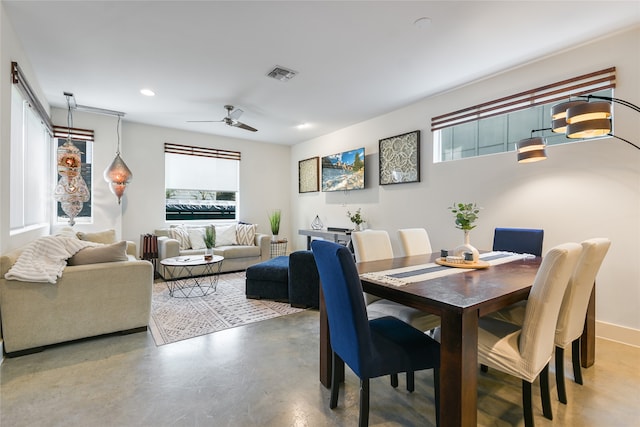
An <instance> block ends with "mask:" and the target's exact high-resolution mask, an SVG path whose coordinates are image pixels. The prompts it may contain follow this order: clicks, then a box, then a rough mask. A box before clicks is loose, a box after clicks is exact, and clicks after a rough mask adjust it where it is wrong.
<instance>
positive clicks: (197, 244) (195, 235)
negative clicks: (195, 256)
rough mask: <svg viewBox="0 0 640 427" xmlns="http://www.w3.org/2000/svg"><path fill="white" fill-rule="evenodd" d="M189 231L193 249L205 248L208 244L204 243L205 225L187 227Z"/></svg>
mask: <svg viewBox="0 0 640 427" xmlns="http://www.w3.org/2000/svg"><path fill="white" fill-rule="evenodd" d="M187 232H188V233H189V241H190V242H191V249H204V248H206V247H207V245H205V244H204V227H194V228H191V227H189V228H187Z"/></svg>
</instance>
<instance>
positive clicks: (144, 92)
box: [140, 89, 156, 96]
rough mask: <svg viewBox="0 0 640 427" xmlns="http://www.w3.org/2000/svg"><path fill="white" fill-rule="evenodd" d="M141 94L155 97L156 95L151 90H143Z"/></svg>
mask: <svg viewBox="0 0 640 427" xmlns="http://www.w3.org/2000/svg"><path fill="white" fill-rule="evenodd" d="M140 93H141V94H143V95H144V96H154V95H155V94H156V93H155V92H154V91H152V90H151V89H141V90H140Z"/></svg>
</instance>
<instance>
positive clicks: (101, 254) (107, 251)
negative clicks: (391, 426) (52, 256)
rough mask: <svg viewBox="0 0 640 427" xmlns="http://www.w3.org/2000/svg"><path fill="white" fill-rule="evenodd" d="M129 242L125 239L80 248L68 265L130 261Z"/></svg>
mask: <svg viewBox="0 0 640 427" xmlns="http://www.w3.org/2000/svg"><path fill="white" fill-rule="evenodd" d="M128 260H129V257H127V242H126V241H125V240H123V241H121V242H118V243H113V244H110V245H103V246H90V247H88V248H84V249H80V250H79V251H78V252H77V253H76V254H75V255H74V256H72V257H71V258H69V260H68V261H67V265H84V264H98V263H102V262H116V261H128Z"/></svg>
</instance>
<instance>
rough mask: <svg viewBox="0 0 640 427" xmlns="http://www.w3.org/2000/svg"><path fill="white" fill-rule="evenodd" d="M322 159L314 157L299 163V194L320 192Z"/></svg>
mask: <svg viewBox="0 0 640 427" xmlns="http://www.w3.org/2000/svg"><path fill="white" fill-rule="evenodd" d="M319 163H320V159H319V157H312V158H310V159H305V160H300V161H299V162H298V192H299V193H311V192H313V191H320V174H319V172H318V169H319Z"/></svg>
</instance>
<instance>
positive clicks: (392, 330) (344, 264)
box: [311, 240, 440, 426]
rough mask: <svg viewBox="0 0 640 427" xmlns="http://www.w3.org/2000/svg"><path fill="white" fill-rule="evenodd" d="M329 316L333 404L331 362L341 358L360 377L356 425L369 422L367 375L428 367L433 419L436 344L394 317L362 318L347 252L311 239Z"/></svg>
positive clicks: (334, 400) (334, 397) (334, 398)
mask: <svg viewBox="0 0 640 427" xmlns="http://www.w3.org/2000/svg"><path fill="white" fill-rule="evenodd" d="M311 249H312V251H313V256H314V258H315V260H316V265H317V267H318V273H319V275H320V283H321V286H322V291H323V294H324V302H325V307H326V310H327V318H328V321H329V334H330V337H331V349H332V365H333V369H332V378H331V400H330V402H329V407H330V408H331V409H334V408H335V407H336V406H337V405H338V391H339V388H340V384H339V380H338V374H337V371H338V369H336V367H337V366H338V364H339V363H340V362H341V361H343V362H344V363H346V364H347V365H348V366H349V368H351V370H352V371H353V372H354V373H355V374H356V375H357V376H358V378H360V417H359V420H360V421H359V426H367V425H369V380H370V379H371V378H377V377H380V376H384V375H392V376H394V375H395V376H396V378H397V375H398V373H401V372H406V373H407V381H409V375H411V379H413V372H415V371H418V370H423V369H433V370H434V373H433V379H434V391H435V404H436V423H438V421H439V380H440V378H439V377H440V375H439V366H440V345H439V344H438V343H437V342H436V341H435V340H433V339H432V338H431V337H429V336H427V335H425V334H424V333H422V332H421V331H419V330H418V329H415V328H414V327H413V326H411V325H409V324H408V323H405V322H403V321H401V320H399V319H397V318H395V317H392V316H385V317H380V318H377V319H372V320H368V318H367V310H366V306H365V301H364V296H363V294H362V284H361V283H360V277H359V275H358V270H357V269H356V264H355V262H354V260H353V255H351V252H349V250H348V249H347V248H346V247H344V246H342V245H339V244H336V243H333V242H328V241H324V240H314V241H313V242H312V243H311Z"/></svg>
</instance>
